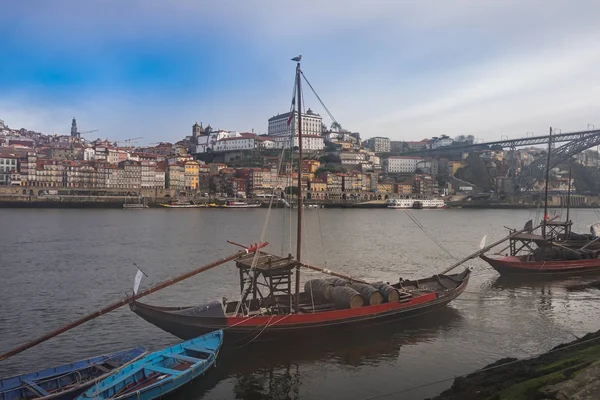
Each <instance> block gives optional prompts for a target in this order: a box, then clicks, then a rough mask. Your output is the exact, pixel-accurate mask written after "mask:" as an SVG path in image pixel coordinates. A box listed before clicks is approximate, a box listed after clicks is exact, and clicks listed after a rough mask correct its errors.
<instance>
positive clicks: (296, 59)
mask: <svg viewBox="0 0 600 400" xmlns="http://www.w3.org/2000/svg"><path fill="white" fill-rule="evenodd" d="M300 60H302V54H300V55H299V56H298V57H294V58H292V61H296V62H300Z"/></svg>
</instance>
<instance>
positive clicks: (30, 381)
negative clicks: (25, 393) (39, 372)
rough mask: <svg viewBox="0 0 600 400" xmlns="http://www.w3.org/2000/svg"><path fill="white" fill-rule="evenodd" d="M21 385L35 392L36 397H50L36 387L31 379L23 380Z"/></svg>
mask: <svg viewBox="0 0 600 400" xmlns="http://www.w3.org/2000/svg"><path fill="white" fill-rule="evenodd" d="M23 383H25V385H27V387H28V388H29V389H30V390H33V391H34V392H36V393H37V394H38V395H41V396H42V397H46V396H50V393H48V392H46V391H45V390H44V389H42V388H41V387H39V386H38V385H37V383H35V382H34V381H32V380H31V379H23Z"/></svg>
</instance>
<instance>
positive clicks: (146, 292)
mask: <svg viewBox="0 0 600 400" xmlns="http://www.w3.org/2000/svg"><path fill="white" fill-rule="evenodd" d="M268 244H269V243H268V242H264V243H258V244H254V245H252V246H249V247H246V248H245V249H244V250H240V251H238V252H236V253H234V254H232V255H230V256H228V257H225V258H222V259H220V260H218V261H215V262H212V263H210V264H206V265H203V266H202V267H198V268H196V269H194V270H192V271H189V272H186V273H185V274H182V275H179V276H177V277H175V278H171V279H168V280H166V281H163V282H160V283H157V284H156V285H154V286H152V287H150V288H148V289H146V290H142V291H141V292H139V293H138V294H136V295H135V296H131V297H126V298H124V299H121V300H119V301H117V302H115V303H112V304H110V305H108V306H106V307H104V308H102V309H100V310H97V311H94V312H93V313H91V314H88V315H86V316H85V317H82V318H79V319H78V320H76V321H74V322H71V323H70V324H68V325H65V326H63V327H61V328H58V329H55V330H53V331H51V332H48V333H46V334H45V335H43V336H40V337H39V338H37V339H34V340H31V341H29V342H27V343H25V344H23V345H21V346H19V347H16V348H14V349H12V350H10V351H8V352H6V353H4V354H2V355H0V361H2V360H6V359H7V358H9V357H12V356H14V355H15V354H19V353H20V352H22V351H25V350H27V349H29V348H31V347H33V346H36V345H38V344H40V343H42V342H45V341H46V340H48V339H52V338H53V337H55V336H58V335H60V334H61V333H64V332H66V331H68V330H70V329H73V328H75V327H77V326H79V325H81V324H83V323H85V322H87V321H90V320H92V319H94V318H97V317H99V316H101V315H104V314H106V313H108V312H111V311H114V310H116V309H117V308H119V307H122V306H124V305H126V304H129V303H131V302H133V301H134V300H137V299H139V298H140V297H144V296H147V295H149V294H151V293H154V292H157V291H159V290H161V289H164V288H166V287H167V286H171V285H173V284H175V283H177V282H181V281H183V280H184V279H187V278H190V277H192V276H194V275H197V274H199V273H201V272H204V271H208V270H209V269H211V268H214V267H217V266H219V265H221V264H225V263H226V262H229V261H232V260H235V259H236V258H239V257H241V256H243V255H245V254H248V253H255V252H256V251H258V250H259V249H261V248H263V247H265V246H267V245H268Z"/></svg>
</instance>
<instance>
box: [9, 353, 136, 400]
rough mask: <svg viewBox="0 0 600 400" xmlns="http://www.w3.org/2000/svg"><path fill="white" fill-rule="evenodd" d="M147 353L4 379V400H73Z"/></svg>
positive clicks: (110, 356)
mask: <svg viewBox="0 0 600 400" xmlns="http://www.w3.org/2000/svg"><path fill="white" fill-rule="evenodd" d="M146 354H147V351H146V349H145V348H144V347H136V348H133V349H129V350H124V351H119V352H115V353H110V354H105V355H103V356H98V357H94V358H90V359H87V360H81V361H75V362H73V363H70V364H65V365H61V366H58V367H52V368H48V369H45V370H42V371H38V372H30V373H27V374H23V375H18V376H12V377H8V378H3V379H0V400H25V399H27V400H29V399H48V400H49V399H53V400H58V399H61V400H70V399H74V398H75V397H76V396H77V395H79V394H80V393H82V392H84V391H85V390H87V389H88V388H89V387H90V386H92V385H94V384H95V383H97V382H99V381H100V380H102V379H104V378H107V377H108V376H109V375H111V374H112V373H113V372H115V371H117V370H118V369H119V368H122V367H124V366H127V365H128V364H130V363H131V362H133V361H135V360H137V359H139V358H140V357H142V356H144V355H146Z"/></svg>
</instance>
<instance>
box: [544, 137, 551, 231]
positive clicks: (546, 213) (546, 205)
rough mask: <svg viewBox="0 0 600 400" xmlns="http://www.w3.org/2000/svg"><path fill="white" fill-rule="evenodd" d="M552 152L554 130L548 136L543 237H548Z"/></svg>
mask: <svg viewBox="0 0 600 400" xmlns="http://www.w3.org/2000/svg"><path fill="white" fill-rule="evenodd" d="M551 150H552V128H550V135H549V136H548V157H546V188H545V190H544V224H543V225H542V236H543V237H546V215H548V181H549V180H550V151H551Z"/></svg>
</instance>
